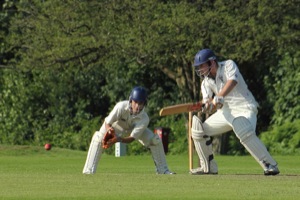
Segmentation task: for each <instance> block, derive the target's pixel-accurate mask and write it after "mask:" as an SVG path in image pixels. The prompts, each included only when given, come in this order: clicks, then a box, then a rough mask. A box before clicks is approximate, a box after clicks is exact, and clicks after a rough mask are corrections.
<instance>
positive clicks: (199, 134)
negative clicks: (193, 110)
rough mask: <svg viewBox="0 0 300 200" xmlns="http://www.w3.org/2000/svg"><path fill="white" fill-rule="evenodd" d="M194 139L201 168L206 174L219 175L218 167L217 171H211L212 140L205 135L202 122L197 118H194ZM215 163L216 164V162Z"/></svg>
mask: <svg viewBox="0 0 300 200" xmlns="http://www.w3.org/2000/svg"><path fill="white" fill-rule="evenodd" d="M192 138H193V141H194V145H195V149H196V151H197V154H198V156H199V158H200V164H201V168H202V170H203V172H204V173H210V172H211V173H217V171H218V169H217V165H214V166H215V167H214V168H216V169H211V167H210V163H211V161H213V159H214V156H213V149H212V140H211V138H210V137H209V136H208V135H205V134H204V131H203V127H202V122H201V120H200V119H199V118H198V117H197V116H195V115H194V116H193V121H192ZM214 163H215V162H214Z"/></svg>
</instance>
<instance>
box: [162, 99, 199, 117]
mask: <svg viewBox="0 0 300 200" xmlns="http://www.w3.org/2000/svg"><path fill="white" fill-rule="evenodd" d="M201 108H202V103H201V102H197V103H184V104H177V105H173V106H168V107H164V108H162V109H161V110H160V112H159V115H160V116H166V115H175V114H179V113H187V112H194V111H200V110H201Z"/></svg>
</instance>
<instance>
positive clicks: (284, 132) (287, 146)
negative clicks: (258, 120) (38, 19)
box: [260, 119, 300, 155]
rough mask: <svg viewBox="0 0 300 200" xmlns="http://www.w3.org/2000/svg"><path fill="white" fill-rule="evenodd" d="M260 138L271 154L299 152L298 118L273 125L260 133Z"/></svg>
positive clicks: (299, 120) (299, 131)
mask: <svg viewBox="0 0 300 200" xmlns="http://www.w3.org/2000/svg"><path fill="white" fill-rule="evenodd" d="M260 138H261V140H262V141H263V142H264V144H265V145H266V147H267V148H268V149H269V151H270V153H272V154H283V155H287V154H300V150H299V147H300V119H298V120H295V121H293V122H286V123H284V124H283V125H281V126H276V125H274V126H273V128H272V129H271V130H269V131H266V132H263V133H261V135H260Z"/></svg>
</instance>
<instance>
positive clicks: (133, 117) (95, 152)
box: [83, 87, 175, 174]
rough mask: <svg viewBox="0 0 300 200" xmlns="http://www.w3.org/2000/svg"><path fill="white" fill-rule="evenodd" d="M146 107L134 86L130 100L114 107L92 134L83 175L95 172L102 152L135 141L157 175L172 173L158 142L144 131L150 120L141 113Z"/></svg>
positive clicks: (144, 98)
mask: <svg viewBox="0 0 300 200" xmlns="http://www.w3.org/2000/svg"><path fill="white" fill-rule="evenodd" d="M146 104H147V92H146V90H145V88H143V87H135V88H133V90H132V91H131V93H130V96H129V101H128V100H125V101H121V102H119V103H117V104H116V105H115V107H114V108H113V110H112V111H111V112H110V114H109V115H108V116H107V117H106V118H105V120H104V123H103V124H102V126H101V128H100V130H99V131H96V132H95V133H94V135H93V138H92V141H91V144H90V147H89V151H88V155H87V159H86V163H85V166H84V168H83V173H84V174H94V173H96V169H97V165H98V162H99V160H100V158H101V154H102V151H103V149H106V148H110V147H111V146H112V145H113V144H115V143H116V142H122V143H131V142H133V141H134V140H138V141H139V142H140V143H141V144H142V145H143V146H145V147H147V148H149V149H150V151H151V154H152V158H153V160H154V164H155V166H156V173H157V174H175V173H173V172H171V171H169V168H168V165H167V162H166V156H165V153H164V149H163V144H162V141H161V139H160V138H159V136H158V135H157V134H154V133H153V132H152V131H151V130H150V129H148V128H147V127H148V124H149V117H148V115H147V113H146V112H145V111H144V108H145V106H146ZM124 136H125V137H124Z"/></svg>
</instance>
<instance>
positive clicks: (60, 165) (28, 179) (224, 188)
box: [0, 145, 300, 200]
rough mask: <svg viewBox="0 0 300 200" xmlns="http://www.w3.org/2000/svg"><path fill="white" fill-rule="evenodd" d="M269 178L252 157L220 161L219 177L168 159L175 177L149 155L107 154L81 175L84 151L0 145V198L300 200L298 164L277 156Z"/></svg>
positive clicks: (220, 158) (174, 158)
mask: <svg viewBox="0 0 300 200" xmlns="http://www.w3.org/2000/svg"><path fill="white" fill-rule="evenodd" d="M274 157H275V159H276V160H277V161H278V162H279V167H280V171H281V173H280V175H278V176H270V177H266V176H264V175H262V169H261V168H260V166H259V165H258V164H257V163H256V162H255V161H254V159H253V158H252V157H250V156H242V157H241V156H238V157H234V156H216V160H217V162H218V165H219V174H218V175H204V176H192V175H189V174H188V157H187V155H177V156H173V155H172V156H171V155H168V156H167V160H168V164H169V167H170V169H171V170H173V171H175V172H177V174H176V175H156V174H155V172H154V165H153V162H152V159H151V156H150V155H144V156H124V157H119V158H116V157H114V156H109V155H106V154H104V155H103V157H102V159H101V162H100V165H99V167H98V172H97V174H95V175H83V174H81V171H82V167H83V164H84V162H85V158H86V152H81V151H71V150H66V149H58V148H53V149H52V150H51V151H45V150H44V149H43V148H41V147H28V146H13V147H10V146H3V145H2V146H1V145H0V199H5V200H12V199H22V200H26V199H39V200H42V199H59V200H61V199H87V200H92V199H106V200H112V199H118V200H120V199H122V200H126V199H139V200H140V199H145V200H147V199H151V200H155V199H178V200H179V199H180V200H186V199H230V200H232V199H239V200H240V199H264V200H265V199H272V200H274V199H280V200H282V199H284V200H289V199H300V159H299V157H297V156H274Z"/></svg>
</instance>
